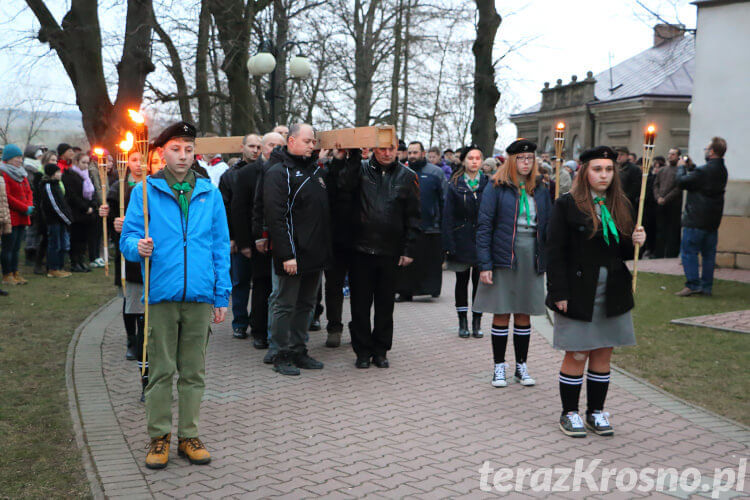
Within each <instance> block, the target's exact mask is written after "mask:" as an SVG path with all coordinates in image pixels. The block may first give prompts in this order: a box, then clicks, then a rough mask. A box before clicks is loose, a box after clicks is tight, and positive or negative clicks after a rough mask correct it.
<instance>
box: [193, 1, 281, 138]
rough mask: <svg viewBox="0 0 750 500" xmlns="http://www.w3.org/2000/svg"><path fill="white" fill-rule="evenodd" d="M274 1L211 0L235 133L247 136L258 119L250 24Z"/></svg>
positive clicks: (210, 4) (233, 132)
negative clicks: (250, 61)
mask: <svg viewBox="0 0 750 500" xmlns="http://www.w3.org/2000/svg"><path fill="white" fill-rule="evenodd" d="M270 1H271V0H247V3H244V2H243V0H209V2H208V4H209V8H210V9H211V14H213V17H214V20H215V21H216V28H217V29H218V32H219V42H220V43H221V48H222V51H223V52H224V62H223V64H222V70H223V71H224V73H225V74H226V75H227V87H228V89H229V99H230V106H231V115H232V130H231V133H232V135H244V134H246V133H247V132H248V131H250V130H255V129H257V127H256V126H255V119H254V116H253V109H252V96H251V94H250V78H249V77H250V75H249V73H248V71H247V59H248V50H249V49H250V27H251V26H252V23H253V20H254V19H255V16H256V15H257V13H258V12H259V11H261V10H262V9H264V8H266V7H267V6H268V5H269V3H270Z"/></svg>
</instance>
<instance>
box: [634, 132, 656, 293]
mask: <svg viewBox="0 0 750 500" xmlns="http://www.w3.org/2000/svg"><path fill="white" fill-rule="evenodd" d="M655 139H656V127H655V126H654V125H653V124H651V125H649V126H648V127H646V132H645V133H644V135H643V175H642V176H641V197H640V199H639V200H638V218H637V219H636V222H635V227H634V228H638V227H640V226H641V222H642V221H643V202H644V201H645V200H646V184H647V181H648V173H649V170H651V162H652V161H653V159H654V140H655ZM640 251H641V246H640V245H635V255H634V256H633V293H635V289H636V285H637V282H638V254H639V253H640Z"/></svg>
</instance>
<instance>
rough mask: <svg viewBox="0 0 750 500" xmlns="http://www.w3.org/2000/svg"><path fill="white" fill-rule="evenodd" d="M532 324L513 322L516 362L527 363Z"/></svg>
mask: <svg viewBox="0 0 750 500" xmlns="http://www.w3.org/2000/svg"><path fill="white" fill-rule="evenodd" d="M530 337H531V325H516V324H515V323H513V351H514V352H515V353H516V363H525V362H526V357H527V356H528V354H529V340H530Z"/></svg>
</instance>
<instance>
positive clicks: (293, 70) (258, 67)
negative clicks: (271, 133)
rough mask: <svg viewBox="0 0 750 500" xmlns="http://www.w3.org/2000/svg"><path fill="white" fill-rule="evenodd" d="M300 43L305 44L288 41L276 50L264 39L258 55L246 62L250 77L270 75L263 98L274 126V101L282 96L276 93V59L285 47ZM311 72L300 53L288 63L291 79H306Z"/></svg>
mask: <svg viewBox="0 0 750 500" xmlns="http://www.w3.org/2000/svg"><path fill="white" fill-rule="evenodd" d="M302 43H306V42H297V41H294V40H290V41H288V42H285V43H284V44H282V45H281V47H278V48H277V47H276V46H275V45H274V44H273V42H272V41H271V40H268V39H264V40H261V43H260V47H259V50H258V53H257V54H255V55H254V56H252V57H250V59H248V61H247V70H248V71H249V72H250V74H251V75H253V76H260V75H268V74H270V80H271V81H270V84H271V85H270V87H269V88H268V90H267V91H266V92H265V94H264V97H265V99H266V101H268V103H269V106H270V108H271V121H272V122H273V124H274V125H276V121H277V115H276V100H277V99H279V98H280V97H282V95H281V94H280V93H278V92H277V91H276V87H277V84H278V83H277V80H276V79H277V75H276V57H277V56H279V55H281V56H282V57H283V54H284V51H285V50H286V49H287V47H292V46H294V45H297V46H300V45H301V44H302ZM311 72H312V68H311V67H310V62H309V61H308V59H307V57H305V56H304V55H302V53H301V52H300V53H299V54H298V55H296V56H294V57H293V58H292V59H291V60H290V61H289V75H290V76H291V77H292V78H299V79H302V78H307V77H309V76H310V73H311Z"/></svg>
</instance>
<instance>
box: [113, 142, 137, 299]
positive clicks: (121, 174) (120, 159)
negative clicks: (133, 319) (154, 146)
mask: <svg viewBox="0 0 750 500" xmlns="http://www.w3.org/2000/svg"><path fill="white" fill-rule="evenodd" d="M133 140H134V139H133V133H132V132H128V133H126V134H125V140H124V141H122V142H121V143H120V144H119V146H120V152H119V153H118V154H117V177H118V179H120V186H119V187H120V189H119V191H120V193H119V195H120V218H121V219H125V189H126V188H127V185H126V177H127V175H128V157H129V155H130V150H131V149H133ZM120 284H121V285H122V294H123V295H125V256H124V255H123V254H122V252H120Z"/></svg>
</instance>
